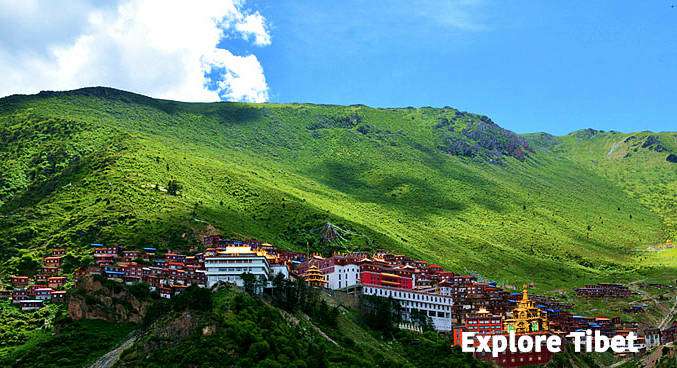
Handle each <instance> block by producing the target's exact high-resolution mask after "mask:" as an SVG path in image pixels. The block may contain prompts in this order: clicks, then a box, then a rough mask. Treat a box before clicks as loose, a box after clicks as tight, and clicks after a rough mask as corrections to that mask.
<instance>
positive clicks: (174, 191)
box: [167, 179, 182, 196]
mask: <svg viewBox="0 0 677 368" xmlns="http://www.w3.org/2000/svg"><path fill="white" fill-rule="evenodd" d="M181 189H182V187H181V184H180V183H179V182H178V181H176V180H175V179H172V180H170V181H169V182H168V183H167V194H169V195H173V196H175V195H178V193H179V191H181Z"/></svg>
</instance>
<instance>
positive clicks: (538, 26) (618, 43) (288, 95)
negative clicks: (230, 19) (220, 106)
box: [223, 0, 677, 134]
mask: <svg viewBox="0 0 677 368" xmlns="http://www.w3.org/2000/svg"><path fill="white" fill-rule="evenodd" d="M673 3H676V4H677V1H674V2H669V1H661V0H656V1H509V2H499V1H491V0H484V1H460V2H458V1H457V2H448V3H443V2H437V1H390V2H378V1H279V2H278V1H274V2H273V1H257V2H250V3H249V5H250V6H251V7H252V8H254V9H257V10H258V11H260V12H261V14H263V15H264V16H265V17H266V20H267V22H268V27H269V30H270V33H271V35H272V40H273V41H272V44H271V45H270V46H268V47H265V48H261V49H256V50H253V51H252V50H251V49H252V48H255V46H253V45H250V44H248V43H246V42H244V41H242V40H239V41H238V40H235V39H227V40H224V41H223V44H224V45H226V46H227V47H228V48H230V49H231V50H234V51H235V52H236V53H237V52H240V53H246V52H256V55H257V57H258V59H259V61H260V62H261V64H262V66H263V69H264V70H265V76H266V80H267V82H268V86H269V91H268V94H269V99H270V101H271V102H316V103H332V104H353V103H363V104H367V105H370V106H428V105H430V106H445V105H449V106H453V107H456V108H459V109H461V110H465V111H471V112H477V113H482V114H486V115H488V116H490V117H491V118H492V119H493V120H494V121H496V122H497V123H498V124H500V125H502V126H504V127H506V128H508V129H511V130H514V131H517V132H533V131H547V132H550V133H554V134H565V133H568V132H570V131H572V130H576V129H581V128H587V127H592V128H596V129H604V130H611V129H613V130H620V131H638V130H654V131H663V130H673V131H674V130H675V128H677V118H676V117H677V7H675V8H673V7H672V4H673Z"/></svg>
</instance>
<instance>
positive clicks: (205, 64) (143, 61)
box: [0, 0, 271, 102]
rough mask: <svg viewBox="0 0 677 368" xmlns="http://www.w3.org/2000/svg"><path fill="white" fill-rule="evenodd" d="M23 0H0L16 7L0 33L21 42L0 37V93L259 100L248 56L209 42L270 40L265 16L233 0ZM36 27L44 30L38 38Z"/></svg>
mask: <svg viewBox="0 0 677 368" xmlns="http://www.w3.org/2000/svg"><path fill="white" fill-rule="evenodd" d="M29 2H30V4H28V3H23V2H17V3H13V2H12V3H11V4H10V2H8V1H5V0H0V14H12V13H14V14H19V15H20V16H17V17H16V18H14V17H11V18H10V17H7V18H6V19H5V18H3V19H0V20H7V21H10V22H15V23H17V24H16V25H15V26H13V25H12V24H8V23H5V24H4V25H3V26H0V32H2V33H1V34H0V39H3V40H4V39H6V38H11V39H15V38H21V37H24V38H25V40H27V41H30V42H28V43H26V42H23V43H16V42H14V43H13V42H11V41H9V42H0V75H2V76H3V77H2V78H0V95H8V94H13V93H35V92H37V91H39V90H46V89H49V90H64V89H73V88H79V87H83V86H94V85H105V86H111V87H116V88H121V89H126V90H130V91H134V92H139V93H143V94H147V95H150V96H153V97H160V98H169V99H177V100H183V101H215V100H219V99H220V98H225V99H228V100H237V101H252V102H264V101H266V100H267V99H268V85H267V83H266V79H265V75H264V72H263V68H262V66H261V64H260V62H259V60H258V59H257V58H256V56H255V55H244V56H238V55H234V54H233V53H232V52H230V51H228V50H225V49H222V48H218V47H217V45H218V44H219V42H220V41H221V40H222V39H224V38H225V37H226V36H228V35H231V34H235V35H238V36H239V37H242V38H243V39H245V40H250V39H251V40H252V42H253V43H254V44H255V45H257V46H265V45H269V44H270V42H271V39H270V34H269V33H268V30H267V27H266V20H265V18H264V17H263V16H262V15H261V14H260V13H258V12H249V11H247V10H246V9H245V8H244V4H243V3H242V2H240V1H233V0H204V1H199V2H189V1H179V0H139V1H132V0H124V1H122V2H120V3H118V4H117V5H116V6H108V7H100V6H93V5H92V4H90V3H87V2H85V1H79V2H65V3H61V4H62V5H63V6H62V7H61V8H59V7H55V6H53V5H51V4H53V3H54V2H52V1H45V2H40V1H35V0H31V1H29ZM20 4H23V5H21V6H19V5H20ZM26 4H28V5H26ZM29 5H30V6H29ZM45 11H50V12H51V17H49V18H45V17H44V16H42V15H41V14H44V12H45ZM34 13H35V14H34ZM74 15H77V17H74ZM63 19H71V20H72V22H71V23H69V22H67V21H65V20H63ZM62 20H63V21H62ZM74 23H77V24H74ZM42 26H47V27H51V29H52V31H51V33H50V34H48V35H45V36H43V37H40V36H38V35H39V33H38V32H36V31H35V29H36V28H37V29H40V27H42ZM13 29H14V30H16V29H19V30H21V29H23V30H24V31H23V32H16V31H12V30H13ZM12 32H14V34H12ZM28 33H30V37H28V36H26V35H27V34H28ZM208 85H209V86H210V87H211V88H209V87H208Z"/></svg>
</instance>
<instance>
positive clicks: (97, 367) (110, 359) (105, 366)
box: [89, 334, 138, 368]
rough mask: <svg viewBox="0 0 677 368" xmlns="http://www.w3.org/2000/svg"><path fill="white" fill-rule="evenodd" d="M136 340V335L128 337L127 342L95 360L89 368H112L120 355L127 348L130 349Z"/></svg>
mask: <svg viewBox="0 0 677 368" xmlns="http://www.w3.org/2000/svg"><path fill="white" fill-rule="evenodd" d="M137 338H138V335H137V334H132V335H130V336H129V337H128V338H127V340H125V341H123V342H122V343H121V344H120V345H118V346H117V347H116V348H115V349H113V350H111V351H109V352H108V353H106V354H105V355H103V356H102V357H100V358H99V359H97V360H96V361H95V362H94V363H92V365H90V366H89V368H110V367H112V366H114V365H115V363H117V362H118V360H119V359H120V355H122V352H123V351H125V350H127V348H129V347H131V346H132V344H134V342H135V341H136V339H137Z"/></svg>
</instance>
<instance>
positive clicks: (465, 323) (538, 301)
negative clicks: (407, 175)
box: [11, 236, 676, 365]
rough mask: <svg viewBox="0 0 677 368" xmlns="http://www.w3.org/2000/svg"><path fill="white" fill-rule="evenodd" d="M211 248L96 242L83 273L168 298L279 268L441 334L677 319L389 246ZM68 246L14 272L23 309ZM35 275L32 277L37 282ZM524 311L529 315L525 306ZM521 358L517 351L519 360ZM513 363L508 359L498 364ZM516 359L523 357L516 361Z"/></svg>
mask: <svg viewBox="0 0 677 368" xmlns="http://www.w3.org/2000/svg"><path fill="white" fill-rule="evenodd" d="M204 244H205V246H206V249H205V250H204V251H203V252H200V253H194V254H191V255H186V254H181V253H177V252H173V251H164V252H159V251H158V250H157V249H156V248H152V247H148V248H144V249H143V250H125V249H124V248H123V247H120V246H112V247H111V246H104V245H102V244H92V253H93V257H94V260H95V264H93V265H91V266H89V267H86V268H82V269H79V270H77V271H76V272H75V277H76V278H79V277H82V276H85V275H88V274H99V275H103V276H106V277H108V278H112V279H117V280H119V281H121V282H125V283H130V284H131V283H137V282H143V283H145V284H147V285H149V287H150V288H151V290H156V291H158V292H159V294H160V295H161V296H162V297H164V298H171V297H172V296H174V295H176V294H177V293H180V292H181V291H182V290H183V289H185V288H186V287H188V286H190V285H193V284H194V285H198V286H201V287H212V286H214V285H216V284H218V283H232V284H235V285H238V286H243V285H244V280H243V275H244V274H252V275H254V276H256V278H257V279H258V280H260V281H261V282H260V283H258V284H257V285H260V287H261V288H262V289H264V288H266V287H270V286H271V285H272V280H273V279H274V278H275V277H276V276H277V275H282V277H284V278H286V279H288V278H302V279H304V280H305V281H306V282H307V283H308V284H309V285H311V286H315V287H322V288H326V289H331V290H333V292H334V293H344V294H345V295H353V296H354V295H373V296H377V297H383V298H392V299H393V300H395V301H397V302H399V303H400V306H401V311H402V318H403V320H404V321H411V317H412V316H413V314H414V313H415V312H416V315H417V316H421V314H425V315H426V316H428V317H429V321H430V322H431V324H432V327H433V328H434V329H435V330H437V331H440V332H446V333H453V334H457V333H459V332H460V331H474V330H476V329H478V328H480V329H481V331H483V332H505V331H507V329H509V328H510V327H509V326H513V325H517V324H518V322H519V321H517V322H516V321H515V320H514V313H515V310H516V308H530V309H532V311H530V312H529V313H531V314H532V315H536V316H537V317H538V318H541V319H542V323H541V325H542V326H543V327H544V328H545V329H547V330H548V331H549V332H550V333H557V334H562V335H566V334H568V333H570V332H573V331H579V330H586V329H592V330H599V331H601V332H602V333H604V334H607V335H614V334H628V333H629V332H635V333H638V334H639V335H640V336H642V339H643V340H641V341H640V344H642V343H643V344H644V345H645V346H646V347H647V348H651V347H653V346H656V345H657V344H660V343H666V342H668V341H673V340H674V336H675V329H676V325H675V324H673V325H672V326H671V327H669V328H668V329H667V330H665V331H660V330H658V331H656V330H650V331H647V333H646V334H642V333H640V331H638V330H639V326H638V325H637V324H636V323H623V322H622V321H621V320H620V318H611V319H609V318H606V317H585V316H577V315H573V314H572V313H571V312H569V310H570V309H571V308H572V307H573V306H572V305H566V304H563V303H561V302H558V301H556V300H552V299H550V298H546V297H542V296H534V295H532V296H531V298H530V299H526V298H527V297H526V291H525V292H522V293H515V292H510V291H506V290H504V289H502V288H500V287H498V286H497V285H496V283H495V282H492V281H481V280H478V277H477V276H474V275H459V274H456V273H453V272H449V271H446V270H444V269H443V268H442V267H441V266H439V265H435V264H431V263H428V262H426V261H422V260H417V259H412V258H410V257H407V256H403V255H395V254H390V253H387V252H377V253H373V254H370V253H364V252H354V253H348V254H335V255H332V256H331V257H322V256H319V255H307V254H304V253H297V252H288V251H283V250H278V249H276V248H275V247H273V246H272V245H270V244H262V243H260V242H257V241H248V242H241V241H232V240H224V239H221V238H220V237H217V236H211V237H206V238H205V239H204ZM63 254H64V252H63V250H62V249H55V250H53V251H52V253H51V254H50V255H49V256H47V257H45V258H44V259H43V262H44V267H43V270H42V272H41V273H40V275H38V276H36V277H35V278H34V279H33V280H30V279H29V278H27V277H25V276H14V277H13V278H12V284H13V287H14V290H12V295H11V297H12V300H13V302H15V303H17V304H20V306H21V308H22V309H23V310H30V309H34V308H39V307H40V306H42V302H43V301H45V300H52V301H58V300H62V299H63V294H64V293H65V292H64V291H63V290H59V289H60V288H62V287H63V285H64V283H65V280H66V279H65V277H64V276H61V271H60V266H61V257H62V256H63ZM31 281H32V282H31ZM576 292H577V293H578V294H579V295H585V296H590V297H603V296H608V297H622V296H627V295H629V290H628V289H627V288H625V287H624V286H622V285H615V284H600V285H588V286H586V287H583V288H579V289H576ZM520 314H521V312H520ZM513 359H515V358H513ZM518 359H521V360H522V361H520V362H517V363H518V365H520V364H519V363H522V362H524V363H525V364H527V363H530V364H534V363H538V364H541V363H543V362H544V361H547V360H549V357H547V356H540V355H539V356H524V357H519V358H518ZM497 363H499V364H501V365H505V364H503V363H505V362H497ZM513 363H514V362H513Z"/></svg>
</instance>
